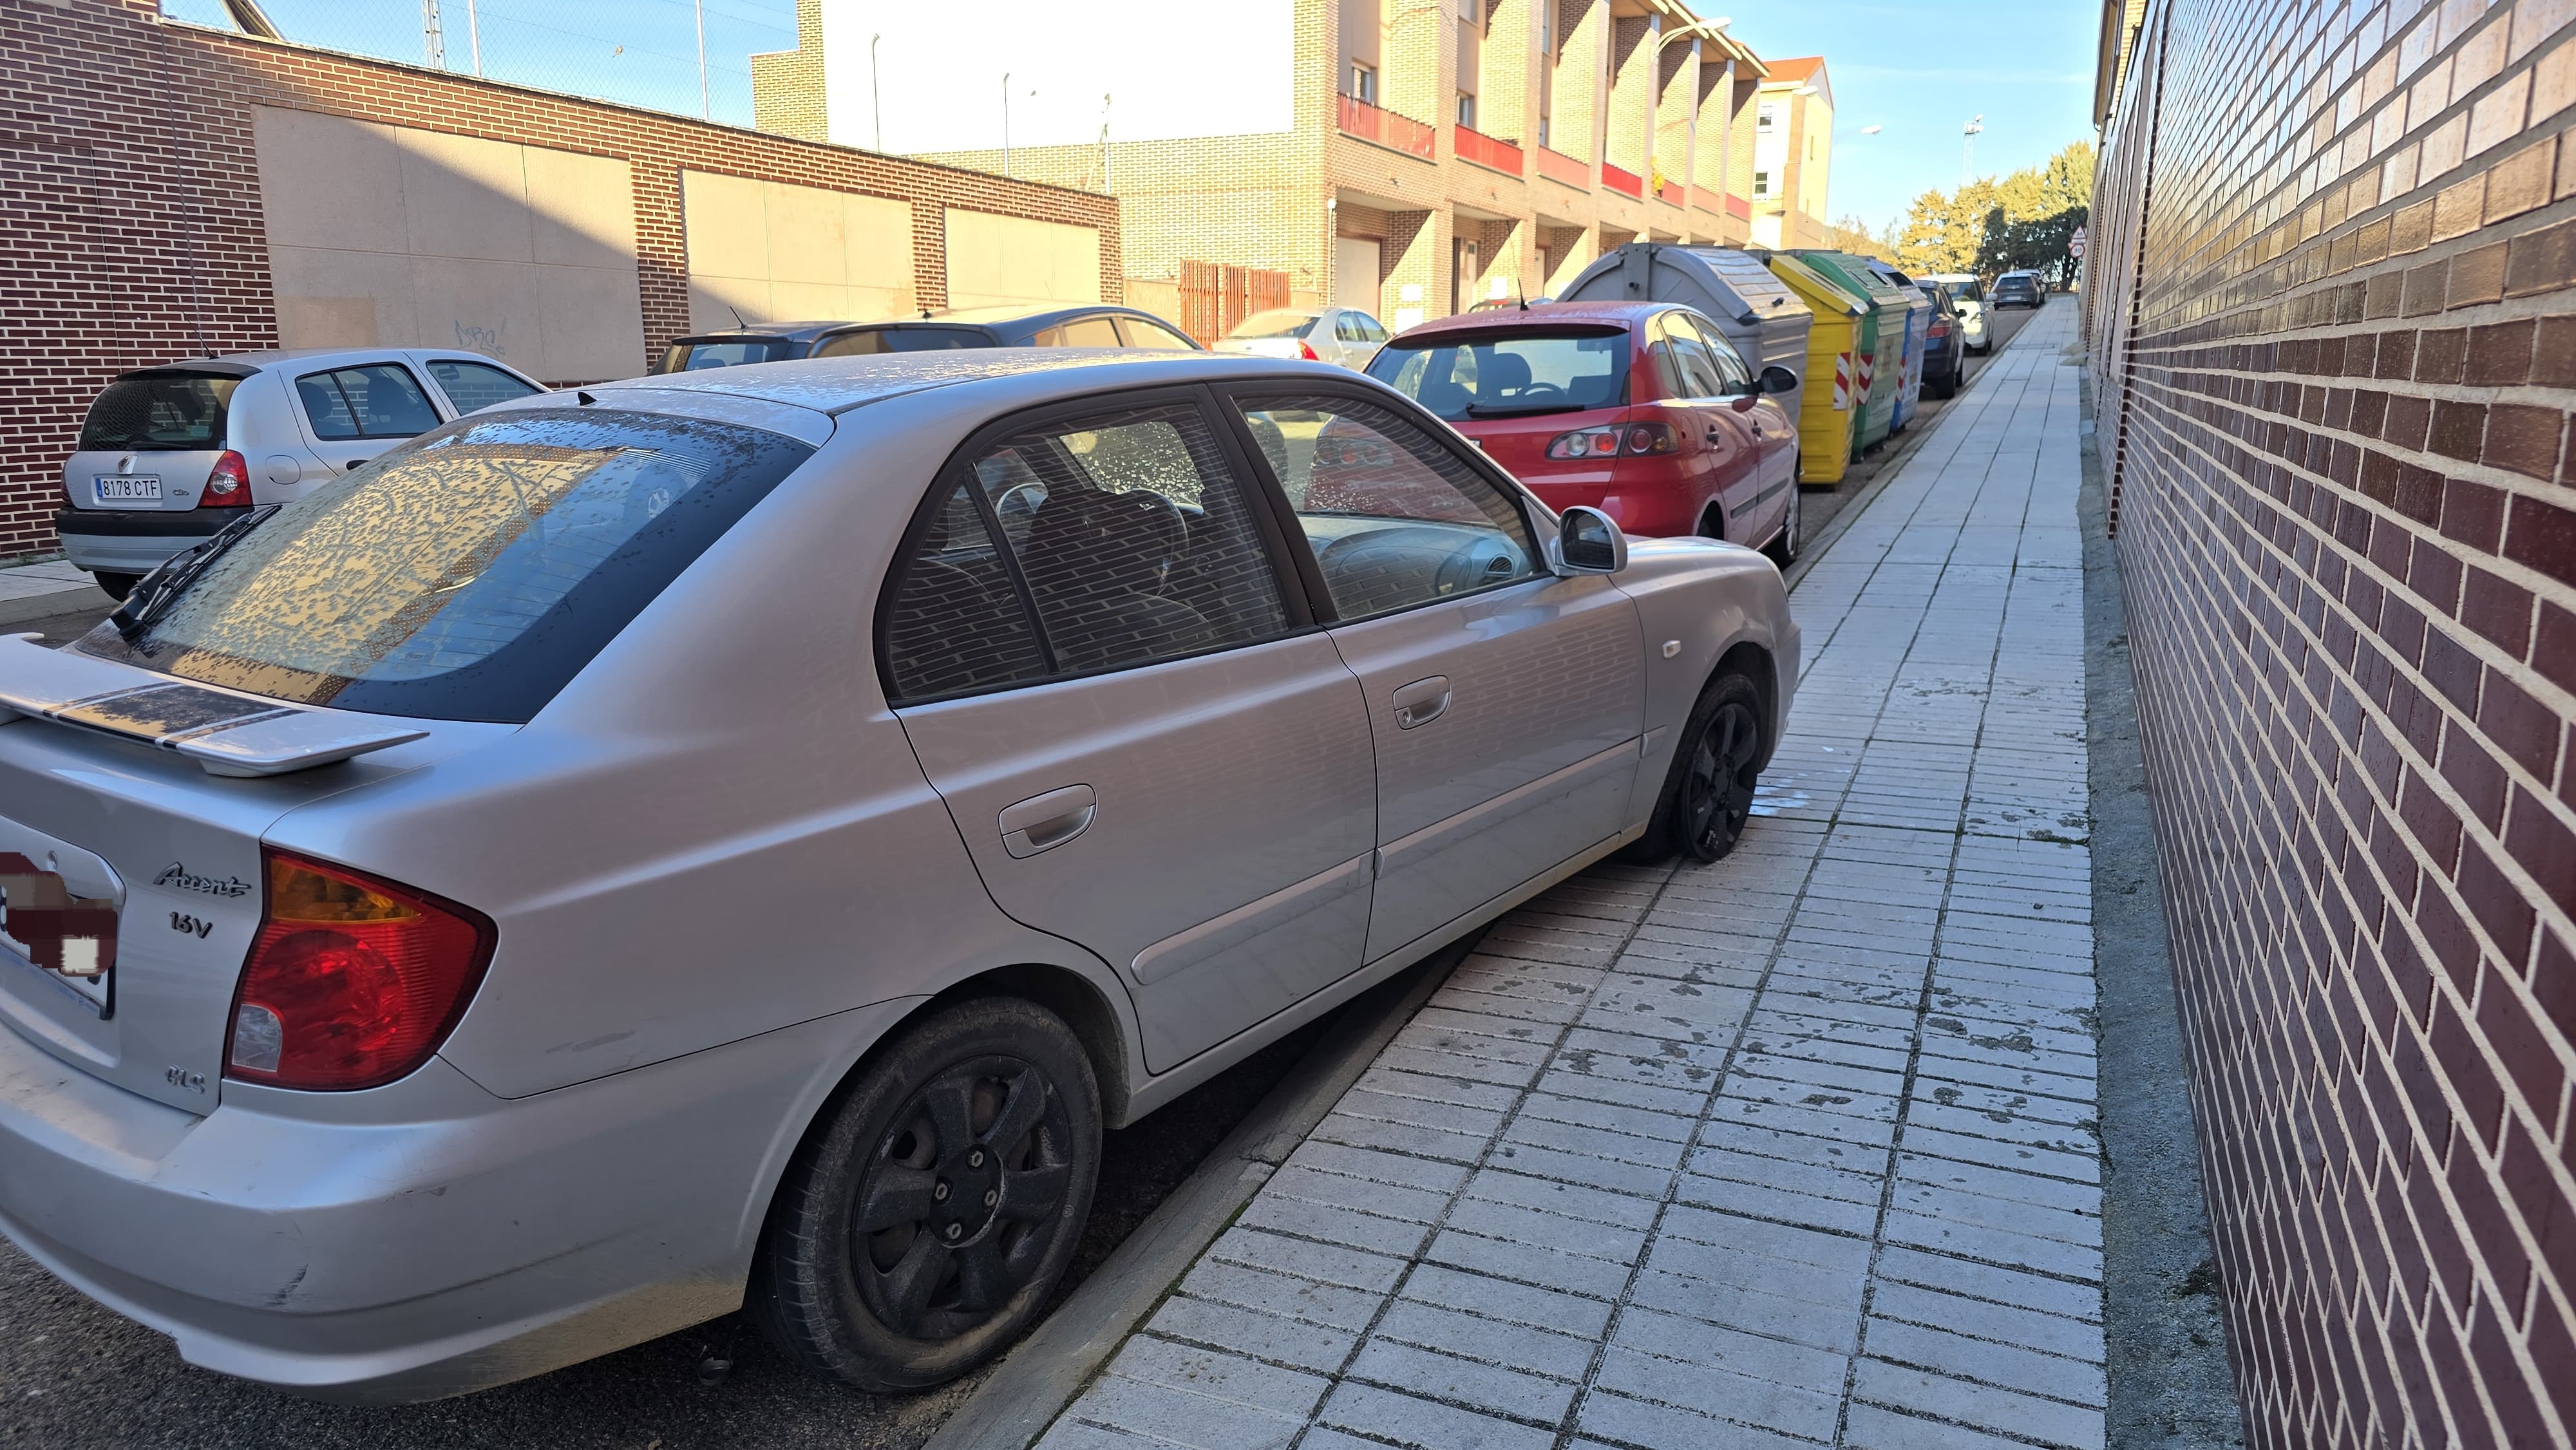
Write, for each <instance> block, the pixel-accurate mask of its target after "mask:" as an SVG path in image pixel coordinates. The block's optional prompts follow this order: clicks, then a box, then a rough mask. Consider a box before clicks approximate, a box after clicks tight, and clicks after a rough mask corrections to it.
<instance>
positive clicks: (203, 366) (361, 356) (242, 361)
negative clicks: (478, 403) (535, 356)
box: [117, 346, 516, 378]
mask: <svg viewBox="0 0 2576 1450" xmlns="http://www.w3.org/2000/svg"><path fill="white" fill-rule="evenodd" d="M412 353H432V354H435V355H437V356H439V357H455V358H467V359H470V360H472V361H475V362H488V363H493V364H495V365H497V366H500V367H509V364H508V363H504V362H501V361H500V360H499V359H497V358H494V357H492V356H490V355H489V354H486V353H480V352H476V351H475V350H474V349H472V348H470V347H409V346H390V347H277V348H264V349H262V350H260V351H257V352H228V353H224V354H222V355H221V356H219V357H182V358H172V359H171V360H170V361H168V362H165V363H146V364H144V365H143V366H140V367H131V368H127V369H125V370H124V371H123V372H120V373H118V374H117V376H118V377H126V376H129V375H131V374H135V373H170V372H181V373H186V372H194V373H214V374H218V375H221V376H226V377H236V378H246V377H249V376H251V375H252V374H254V373H261V372H266V371H268V370H269V369H270V368H285V367H311V366H316V365H319V366H328V365H330V364H332V363H337V362H381V361H383V360H384V359H386V358H388V357H407V356H409V355H410V354H412ZM513 371H516V370H515V369H513Z"/></svg>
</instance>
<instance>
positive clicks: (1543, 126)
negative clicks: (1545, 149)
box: [1538, 115, 1547, 146]
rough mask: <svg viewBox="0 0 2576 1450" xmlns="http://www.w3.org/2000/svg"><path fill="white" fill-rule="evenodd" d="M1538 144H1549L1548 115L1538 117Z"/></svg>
mask: <svg viewBox="0 0 2576 1450" xmlns="http://www.w3.org/2000/svg"><path fill="white" fill-rule="evenodd" d="M1538 144H1540V145H1541V146H1544V145H1546V144H1547V117H1545V116H1543V115H1542V116H1540V117H1539V118H1538Z"/></svg>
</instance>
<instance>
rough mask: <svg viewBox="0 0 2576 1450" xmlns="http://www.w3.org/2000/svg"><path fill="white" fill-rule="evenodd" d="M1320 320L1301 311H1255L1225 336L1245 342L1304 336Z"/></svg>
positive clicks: (1313, 328) (1312, 329)
mask: <svg viewBox="0 0 2576 1450" xmlns="http://www.w3.org/2000/svg"><path fill="white" fill-rule="evenodd" d="M1321 320H1322V319H1320V318H1318V317H1314V316H1311V315H1309V314H1307V313H1303V312H1287V311H1281V312H1256V313H1254V314H1252V315H1251V316H1250V317H1247V318H1245V319H1243V322H1242V323H1241V325H1239V326H1237V327H1236V328H1235V329H1234V331H1232V332H1229V333H1227V334H1226V336H1228V337H1239V338H1242V339H1244V340H1245V341H1247V342H1259V341H1265V340H1267V339H1270V338H1275V337H1304V336H1305V335H1306V334H1308V333H1310V332H1312V331H1314V330H1315V324H1316V323H1317V322H1318V321H1321Z"/></svg>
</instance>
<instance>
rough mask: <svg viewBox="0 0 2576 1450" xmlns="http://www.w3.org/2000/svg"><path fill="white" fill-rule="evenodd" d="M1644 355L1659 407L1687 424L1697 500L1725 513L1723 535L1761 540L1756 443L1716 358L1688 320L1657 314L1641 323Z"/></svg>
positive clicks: (1687, 445) (1686, 447) (1687, 455)
mask: <svg viewBox="0 0 2576 1450" xmlns="http://www.w3.org/2000/svg"><path fill="white" fill-rule="evenodd" d="M1646 351H1647V354H1648V356H1650V357H1652V358H1653V359H1654V361H1655V374H1656V377H1657V378H1658V379H1659V380H1660V381H1661V384H1662V387H1663V390H1664V406H1665V407H1667V408H1669V409H1671V410H1672V413H1673V417H1674V420H1675V423H1676V425H1677V426H1679V425H1680V424H1681V423H1682V422H1683V420H1684V419H1687V420H1688V426H1687V429H1686V431H1687V433H1688V435H1689V436H1688V437H1687V438H1685V439H1684V440H1683V455H1684V457H1685V458H1686V459H1687V460H1688V463H1689V466H1690V478H1691V482H1692V485H1693V487H1694V488H1695V489H1696V490H1697V491H1698V495H1699V496H1700V497H1702V498H1711V499H1716V500H1717V501H1718V504H1719V507H1720V508H1721V509H1723V510H1724V511H1725V515H1726V537H1727V538H1730V539H1733V540H1736V541H1737V542H1739V543H1741V542H1745V541H1748V540H1751V539H1754V538H1758V537H1760V536H1759V535H1758V534H1756V533H1755V532H1753V530H1754V528H1755V526H1756V524H1757V522H1758V520H1756V518H1755V517H1754V514H1753V497H1754V495H1755V494H1757V493H1759V492H1761V483H1760V478H1759V474H1760V467H1761V458H1762V450H1761V448H1760V446H1759V445H1760V440H1758V439H1757V438H1755V436H1754V434H1753V430H1752V428H1751V427H1750V426H1749V425H1748V424H1747V423H1746V422H1745V420H1744V416H1743V415H1742V414H1740V413H1738V412H1736V411H1735V408H1734V406H1733V404H1734V401H1735V400H1734V399H1733V398H1730V397H1728V396H1726V383H1725V379H1724V378H1723V377H1722V376H1721V375H1720V374H1719V372H1718V367H1717V359H1716V358H1715V357H1714V356H1712V355H1711V354H1710V352H1709V350H1708V344H1707V343H1705V342H1704V341H1702V340H1701V338H1700V335H1699V332H1698V329H1696V328H1695V327H1693V326H1692V325H1691V320H1690V318H1689V317H1688V316H1687V315H1685V314H1683V313H1680V312H1665V313H1660V314H1658V315H1656V316H1655V317H1653V318H1652V319H1650V320H1649V321H1648V322H1647V324H1646Z"/></svg>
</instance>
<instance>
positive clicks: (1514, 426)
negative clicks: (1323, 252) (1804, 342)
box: [1368, 302, 1801, 564]
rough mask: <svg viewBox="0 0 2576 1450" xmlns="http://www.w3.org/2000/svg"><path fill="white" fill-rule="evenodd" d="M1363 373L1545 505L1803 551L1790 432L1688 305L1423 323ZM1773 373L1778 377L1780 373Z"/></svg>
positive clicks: (1793, 432) (1641, 530) (1498, 314)
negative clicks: (1440, 423) (1450, 430)
mask: <svg viewBox="0 0 2576 1450" xmlns="http://www.w3.org/2000/svg"><path fill="white" fill-rule="evenodd" d="M1368 371H1369V375H1370V376H1371V377H1374V378H1377V379H1378V380H1379V381H1381V382H1384V383H1387V384H1389V385H1390V386H1392V387H1394V388H1395V390H1396V391H1398V392H1400V393H1403V394H1405V395H1406V396H1407V397H1410V398H1412V399H1414V400H1415V401H1416V402H1419V403H1421V404H1422V405H1423V406H1424V407H1426V408H1429V409H1430V410H1431V411H1432V412H1434V413H1437V414H1439V415H1440V416H1441V417H1443V418H1446V419H1448V420H1449V423H1450V425H1451V426H1453V427H1455V428H1456V429H1457V430H1458V431H1459V432H1461V433H1464V434H1466V435H1467V436H1468V437H1469V438H1471V439H1473V440H1475V442H1476V444H1477V446H1478V447H1481V448H1483V449H1484V450H1485V452H1486V453H1487V454H1489V455H1491V456H1492V458H1493V460H1494V461H1495V462H1496V463H1499V464H1501V465H1502V466H1503V467H1505V468H1507V469H1509V470H1510V471H1511V473H1512V475H1513V476H1514V477H1516V478H1518V479H1519V480H1520V481H1521V482H1523V483H1525V484H1528V485H1529V486H1530V488H1531V489H1532V490H1533V491H1535V492H1536V493H1537V494H1538V496H1539V497H1540V498H1542V499H1544V500H1546V501H1547V504H1548V506H1549V507H1550V508H1554V509H1564V508H1566V507H1568V506H1570V505H1574V504H1588V505H1590V506H1591V507H1593V508H1597V509H1599V510H1601V511H1602V512H1603V513H1606V514H1608V515H1610V517H1612V518H1614V519H1616V520H1618V521H1619V527H1621V528H1622V529H1625V530H1627V531H1628V532H1629V533H1632V534H1658V535H1673V534H1700V535H1704V536H1706V537H1709V538H1713V539H1727V540H1731V541H1733V542H1735V543H1739V544H1753V545H1759V546H1761V547H1763V548H1765V549H1767V550H1769V551H1770V553H1771V554H1772V556H1773V557H1774V558H1776V559H1778V560H1779V561H1780V562H1782V563H1784V564H1785V563H1787V562H1788V561H1789V560H1791V559H1794V558H1796V557H1797V556H1798V546H1799V544H1800V542H1801V539H1800V529H1799V512H1800V510H1799V506H1798V429H1797V420H1795V419H1793V418H1791V417H1790V416H1789V415H1788V413H1787V412H1786V411H1785V410H1783V409H1782V408H1781V406H1780V405H1779V404H1778V403H1777V402H1775V401H1773V400H1772V398H1771V397H1770V396H1768V395H1769V394H1772V393H1779V392H1786V391H1788V390H1789V389H1791V388H1794V387H1796V386H1797V385H1798V380H1797V378H1796V376H1795V375H1794V374H1792V373H1791V372H1790V371H1789V370H1788V369H1786V368H1780V367H1772V368H1765V369H1764V370H1763V372H1762V375H1761V376H1759V377H1757V376H1755V375H1754V373H1753V372H1752V370H1751V369H1749V368H1747V367H1746V366H1745V364H1744V360H1743V358H1741V357H1739V356H1738V355H1737V354H1736V351H1735V349H1734V348H1733V347H1732V346H1730V345H1729V344H1728V343H1727V341H1726V339H1725V337H1724V336H1722V335H1721V334H1720V333H1719V332H1718V330H1717V327H1716V325H1715V324H1714V323H1711V322H1710V321H1709V320H1708V319H1707V318H1704V317H1702V316H1700V315H1699V314H1698V313H1696V312H1693V311H1691V310H1690V309H1689V308H1687V307H1675V306H1672V305H1670V304H1664V303H1642V302H1559V303H1551V304H1548V305H1545V306H1540V307H1532V308H1528V309H1526V310H1520V309H1511V310H1503V311H1494V312H1472V313H1465V314H1462V315H1460V316H1457V317H1447V318H1442V319H1441V320H1439V321H1437V322H1426V323H1424V324H1422V325H1421V326H1419V327H1416V328H1413V329H1411V330H1409V331H1407V332H1405V333H1404V334H1403V335H1401V336H1399V337H1397V338H1396V339H1395V340H1394V341H1392V342H1390V343H1388V344H1387V345H1386V347H1385V348H1384V349H1383V350H1382V351H1380V352H1379V353H1378V355H1377V357H1376V358H1375V359H1374V360H1372V361H1371V362H1370V363H1369V368H1368ZM1775 374H1776V376H1774V375H1775Z"/></svg>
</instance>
